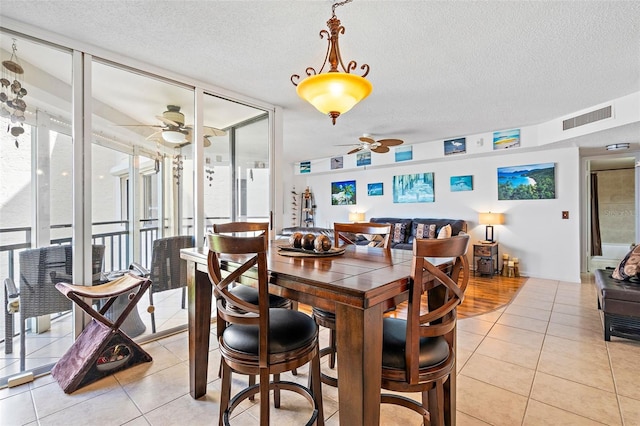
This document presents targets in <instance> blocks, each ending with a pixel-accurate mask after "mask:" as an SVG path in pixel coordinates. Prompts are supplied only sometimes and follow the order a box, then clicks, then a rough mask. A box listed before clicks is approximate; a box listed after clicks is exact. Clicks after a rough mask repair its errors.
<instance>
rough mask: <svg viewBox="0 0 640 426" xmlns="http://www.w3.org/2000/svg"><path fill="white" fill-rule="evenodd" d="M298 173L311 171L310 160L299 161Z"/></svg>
mask: <svg viewBox="0 0 640 426" xmlns="http://www.w3.org/2000/svg"><path fill="white" fill-rule="evenodd" d="M300 173H311V161H301V162H300Z"/></svg>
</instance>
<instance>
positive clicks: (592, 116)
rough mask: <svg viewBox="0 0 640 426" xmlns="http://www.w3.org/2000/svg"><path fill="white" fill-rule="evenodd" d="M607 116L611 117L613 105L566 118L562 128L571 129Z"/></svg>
mask: <svg viewBox="0 0 640 426" xmlns="http://www.w3.org/2000/svg"><path fill="white" fill-rule="evenodd" d="M605 118H611V105H609V106H607V107H604V108H600V109H597V110H595V111H591V112H587V113H586V114H582V115H578V116H576V117H571V118H568V119H566V120H564V121H563V122H562V130H569V129H573V128H574V127H579V126H584V125H585V124H589V123H593V122H594V121H600V120H604V119H605Z"/></svg>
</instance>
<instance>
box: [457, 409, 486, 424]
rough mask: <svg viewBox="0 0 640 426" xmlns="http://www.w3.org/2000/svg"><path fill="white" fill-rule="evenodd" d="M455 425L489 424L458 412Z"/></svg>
mask: <svg viewBox="0 0 640 426" xmlns="http://www.w3.org/2000/svg"><path fill="white" fill-rule="evenodd" d="M456 424H457V425H458V426H487V425H488V424H489V423H486V422H483V421H482V420H480V419H476V418H475V417H472V416H470V415H468V414H465V413H461V412H459V411H458V412H457V413H456Z"/></svg>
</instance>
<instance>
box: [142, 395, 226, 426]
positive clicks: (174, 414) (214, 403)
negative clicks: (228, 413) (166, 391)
mask: <svg viewBox="0 0 640 426" xmlns="http://www.w3.org/2000/svg"><path fill="white" fill-rule="evenodd" d="M219 409H220V394H219V393H218V392H217V390H212V389H209V390H208V391H207V393H206V394H205V396H203V397H202V398H198V399H197V400H196V399H193V398H191V395H188V394H187V395H183V396H181V397H180V398H177V399H175V400H173V401H170V402H169V403H167V404H165V405H162V406H161V407H158V408H156V409H155V410H151V411H150V412H148V413H146V414H145V415H144V416H145V418H146V419H147V421H148V422H149V424H151V425H159V426H161V425H193V426H196V425H211V424H217V420H218V412H219Z"/></svg>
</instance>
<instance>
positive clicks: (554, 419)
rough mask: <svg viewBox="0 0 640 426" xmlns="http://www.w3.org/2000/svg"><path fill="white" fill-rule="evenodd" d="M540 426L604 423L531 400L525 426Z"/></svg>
mask: <svg viewBox="0 0 640 426" xmlns="http://www.w3.org/2000/svg"><path fill="white" fill-rule="evenodd" d="M539 425H562V426H597V425H602V423H600V422H596V421H594V420H591V419H588V418H586V417H582V416H579V415H577V414H574V413H571V412H569V411H565V410H561V409H560V408H556V407H552V406H551V405H547V404H544V403H542V402H538V401H536V400H533V399H531V400H529V404H527V412H526V413H525V415H524V422H523V426H539Z"/></svg>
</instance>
